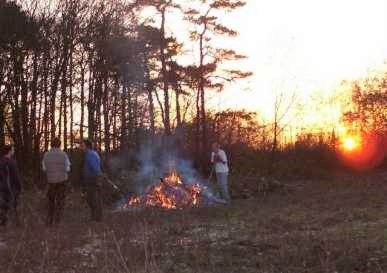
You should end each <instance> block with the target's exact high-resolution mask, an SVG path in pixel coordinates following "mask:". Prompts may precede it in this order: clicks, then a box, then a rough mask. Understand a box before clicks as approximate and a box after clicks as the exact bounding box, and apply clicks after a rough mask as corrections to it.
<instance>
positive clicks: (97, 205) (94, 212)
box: [85, 178, 102, 222]
mask: <svg viewBox="0 0 387 273" xmlns="http://www.w3.org/2000/svg"><path fill="white" fill-rule="evenodd" d="M87 182H88V183H87V184H86V185H85V194H86V201H87V204H88V206H89V208H90V211H91V219H92V220H94V221H98V222H99V221H101V220H102V199H101V189H100V186H99V185H98V183H97V182H98V178H96V179H88V181H87Z"/></svg>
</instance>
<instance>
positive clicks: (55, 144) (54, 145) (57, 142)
mask: <svg viewBox="0 0 387 273" xmlns="http://www.w3.org/2000/svg"><path fill="white" fill-rule="evenodd" d="M60 145H61V142H60V139H59V138H58V137H55V138H54V139H53V140H52V141H51V147H52V148H60Z"/></svg>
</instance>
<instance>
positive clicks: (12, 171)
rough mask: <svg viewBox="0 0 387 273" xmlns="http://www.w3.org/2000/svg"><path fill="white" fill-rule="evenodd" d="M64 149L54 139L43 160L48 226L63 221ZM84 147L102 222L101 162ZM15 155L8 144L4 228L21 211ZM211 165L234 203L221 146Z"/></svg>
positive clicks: (2, 186)
mask: <svg viewBox="0 0 387 273" xmlns="http://www.w3.org/2000/svg"><path fill="white" fill-rule="evenodd" d="M60 147H61V141H60V139H59V138H54V139H53V140H52V142H51V149H50V150H49V151H47V152H46V153H45V154H44V156H43V160H42V170H43V171H44V173H45V176H46V179H47V184H48V190H47V200H48V207H47V218H46V224H47V226H52V225H57V224H59V223H60V221H61V218H62V214H63V209H64V204H65V198H66V188H67V187H68V183H69V173H70V171H71V162H70V160H69V157H68V155H67V154H66V152H64V151H63V150H62V149H61V148H60ZM81 148H82V150H83V151H84V162H83V169H82V184H83V187H84V189H85V195H86V201H87V204H88V206H89V207H90V211H91V220H94V221H101V219H102V201H101V196H100V189H99V185H100V183H99V180H100V179H101V176H102V170H101V159H100V157H99V155H98V153H97V152H96V151H95V150H94V149H93V145H92V143H91V142H90V141H89V140H83V141H82V144H81ZM14 153H15V150H14V147H13V146H12V145H6V146H5V147H4V148H3V149H2V151H1V158H0V226H5V225H7V222H8V214H9V211H10V210H12V209H13V210H15V212H16V211H17V204H18V199H19V194H20V192H21V181H20V175H19V171H18V167H17V164H16V160H15V159H14ZM211 163H212V164H213V168H214V169H215V173H216V179H217V182H218V188H219V193H220V197H221V198H222V199H223V200H225V201H227V202H228V201H230V194H229V191H228V172H229V168H228V162H227V156H226V153H225V152H224V151H223V150H222V149H221V148H220V145H219V144H218V143H214V144H213V145H212V153H211Z"/></svg>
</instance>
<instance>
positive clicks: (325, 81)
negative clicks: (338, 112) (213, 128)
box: [214, 0, 387, 116]
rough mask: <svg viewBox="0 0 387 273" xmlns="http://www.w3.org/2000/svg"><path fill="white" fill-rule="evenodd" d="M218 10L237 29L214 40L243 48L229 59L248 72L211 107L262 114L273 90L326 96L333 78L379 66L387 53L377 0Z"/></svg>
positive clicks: (384, 17)
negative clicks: (239, 59)
mask: <svg viewBox="0 0 387 273" xmlns="http://www.w3.org/2000/svg"><path fill="white" fill-rule="evenodd" d="M226 16H227V17H226V18H227V19H226V20H225V24H227V25H229V26H231V27H234V28H236V29H237V30H238V31H239V33H240V36H239V37H237V38H235V39H222V40H221V41H220V42H219V43H221V44H222V45H226V46H229V47H232V48H235V49H237V50H239V52H241V53H242V54H245V55H247V56H249V59H247V60H245V61H242V62H240V63H238V64H235V67H239V68H242V69H244V70H251V71H253V72H254V76H253V77H252V78H251V79H249V80H248V81H246V82H245V83H236V84H234V85H232V86H230V87H229V88H228V89H227V90H226V92H224V93H223V94H221V95H220V96H219V98H218V101H217V104H218V106H216V105H214V107H218V108H220V107H222V108H234V107H238V108H247V109H249V110H258V111H260V112H261V113H262V114H264V115H266V116H270V115H271V114H272V108H273V101H274V97H275V94H278V93H280V92H283V93H285V94H288V95H289V96H290V95H291V94H292V93H294V92H296V93H298V94H299V96H300V97H302V98H303V99H304V100H305V99H307V98H309V97H310V96H311V95H314V94H316V92H320V93H321V94H324V95H325V96H329V95H330V94H332V92H333V89H335V88H338V86H339V84H340V82H341V81H343V80H351V79H356V78H359V77H363V76H366V75H367V73H368V72H369V71H370V70H373V69H376V70H377V69H382V68H383V64H384V62H385V61H386V60H387V1H385V0H370V1H367V0H340V1H335V0H325V1H322V0H316V1H310V0H295V1H287V0H262V1H256V0H250V1H247V6H246V7H244V8H243V9H241V10H239V11H237V12H235V13H230V14H227V15H226ZM245 89H248V90H250V91H245V92H243V91H242V90H245Z"/></svg>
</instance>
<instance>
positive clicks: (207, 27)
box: [185, 0, 251, 155]
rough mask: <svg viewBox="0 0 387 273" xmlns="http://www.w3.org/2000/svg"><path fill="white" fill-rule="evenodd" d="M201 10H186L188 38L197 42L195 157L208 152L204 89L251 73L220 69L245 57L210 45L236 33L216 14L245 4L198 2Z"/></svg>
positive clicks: (193, 69)
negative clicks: (228, 62) (215, 40)
mask: <svg viewBox="0 0 387 273" xmlns="http://www.w3.org/2000/svg"><path fill="white" fill-rule="evenodd" d="M198 5H199V7H200V8H189V9H188V10H187V11H186V12H185V18H186V20H187V21H188V22H190V23H191V24H192V25H194V30H192V31H191V32H190V37H191V39H192V40H193V41H195V42H197V43H198V48H199V49H198V54H199V64H198V65H195V66H191V67H190V70H191V73H192V75H193V78H194V79H195V81H196V83H195V85H196V88H197V99H196V123H197V125H196V126H197V127H196V136H197V145H198V146H197V151H198V154H199V155H200V154H202V155H203V154H205V150H206V149H208V141H207V139H208V138H207V121H206V90H215V91H222V90H223V88H224V85H225V83H226V82H232V81H235V80H238V79H244V78H246V77H249V76H250V75H251V73H250V72H242V71H239V70H226V69H222V68H221V65H222V64H223V63H224V62H227V61H237V60H240V59H243V58H245V56H242V55H240V54H237V53H236V52H235V51H234V50H232V49H225V48H217V47H214V46H213V45H212V41H213V39H214V38H216V37H227V38H230V37H236V36H237V35H238V33H237V32H236V31H235V30H233V29H231V28H229V27H228V26H226V25H223V24H222V20H221V18H219V15H218V14H219V12H231V11H233V10H236V9H238V8H241V7H243V6H244V5H245V2H244V1H223V0H205V1H200V2H198Z"/></svg>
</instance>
